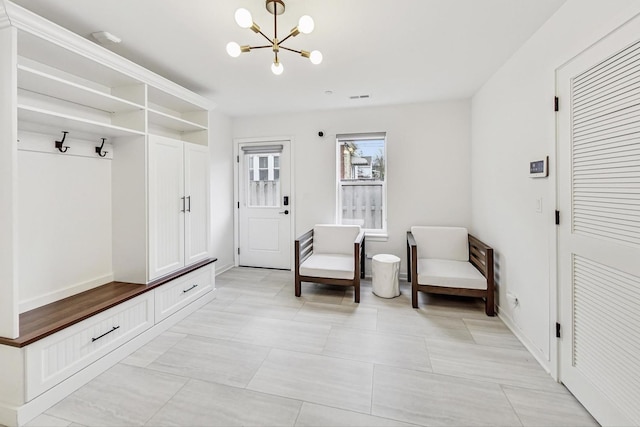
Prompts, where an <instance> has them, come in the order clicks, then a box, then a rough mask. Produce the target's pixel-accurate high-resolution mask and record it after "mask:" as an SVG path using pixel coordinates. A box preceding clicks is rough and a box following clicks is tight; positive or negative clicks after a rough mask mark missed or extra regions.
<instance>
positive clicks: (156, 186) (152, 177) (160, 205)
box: [149, 135, 187, 280]
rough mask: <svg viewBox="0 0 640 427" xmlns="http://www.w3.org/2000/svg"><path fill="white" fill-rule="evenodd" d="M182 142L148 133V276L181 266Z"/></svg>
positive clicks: (158, 274)
mask: <svg viewBox="0 0 640 427" xmlns="http://www.w3.org/2000/svg"><path fill="white" fill-rule="evenodd" d="M186 204H187V201H186V198H185V196H184V161H183V142H182V141H177V140H174V139H170V138H164V137H161V136H157V135H149V280H153V279H155V278H157V277H160V276H163V275H165V274H168V273H171V272H172V271H175V270H177V269H179V268H181V267H183V266H184V215H185V210H186Z"/></svg>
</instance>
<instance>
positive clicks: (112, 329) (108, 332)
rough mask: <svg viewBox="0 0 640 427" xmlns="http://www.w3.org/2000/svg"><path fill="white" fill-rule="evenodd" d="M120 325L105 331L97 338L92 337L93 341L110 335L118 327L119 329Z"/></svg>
mask: <svg viewBox="0 0 640 427" xmlns="http://www.w3.org/2000/svg"><path fill="white" fill-rule="evenodd" d="M119 328H120V326H114V327H113V328H111V330H110V331H107V332H105V333H104V334H102V335H100V336H99V337H96V338H91V342H94V341H98V340H99V339H100V338H102V337H104V336H105V335H109V334H110V333H111V332H113V331H115V330H116V329H119Z"/></svg>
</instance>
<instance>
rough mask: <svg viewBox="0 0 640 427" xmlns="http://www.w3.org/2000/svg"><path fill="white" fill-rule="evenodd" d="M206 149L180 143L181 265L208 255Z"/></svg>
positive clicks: (207, 163) (208, 178) (207, 154)
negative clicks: (181, 147) (181, 192)
mask: <svg viewBox="0 0 640 427" xmlns="http://www.w3.org/2000/svg"><path fill="white" fill-rule="evenodd" d="M210 180H211V178H210V176H209V149H208V147H207V146H205V145H198V144H190V143H186V142H185V143H184V194H185V198H186V199H185V203H186V207H185V211H186V212H185V226H184V234H185V240H184V259H185V265H190V264H193V263H195V262H197V261H201V260H203V259H206V258H208V257H209V181H210Z"/></svg>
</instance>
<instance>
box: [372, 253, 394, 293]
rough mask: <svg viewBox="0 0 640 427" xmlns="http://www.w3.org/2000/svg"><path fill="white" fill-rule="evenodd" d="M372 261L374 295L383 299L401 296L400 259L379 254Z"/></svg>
mask: <svg viewBox="0 0 640 427" xmlns="http://www.w3.org/2000/svg"><path fill="white" fill-rule="evenodd" d="M372 261H373V263H372V267H371V268H372V272H373V279H372V281H371V285H372V287H373V293H374V294H376V295H377V296H379V297H382V298H395V297H397V296H398V295H400V284H399V281H398V271H399V270H400V258H398V257H397V256H395V255H389V254H378V255H374V256H373V258H372Z"/></svg>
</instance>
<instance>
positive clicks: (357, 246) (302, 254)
mask: <svg viewBox="0 0 640 427" xmlns="http://www.w3.org/2000/svg"><path fill="white" fill-rule="evenodd" d="M364 248H365V239H364V231H360V233H359V234H358V236H357V237H356V239H355V241H354V242H353V262H354V266H353V267H354V270H353V272H354V274H353V279H333V278H330V277H315V276H303V275H301V274H300V265H301V264H302V263H303V262H304V261H305V260H306V259H307V258H309V256H311V254H312V253H313V229H311V230H309V231H307V232H306V233H304V234H303V235H302V236H300V237H298V238H297V239H296V240H295V268H296V272H295V292H296V296H297V297H299V296H300V294H301V291H302V282H313V283H322V284H328V285H340V286H353V288H354V292H353V294H354V295H353V300H354V302H357V303H359V302H360V279H363V278H364V261H365V252H364Z"/></svg>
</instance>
